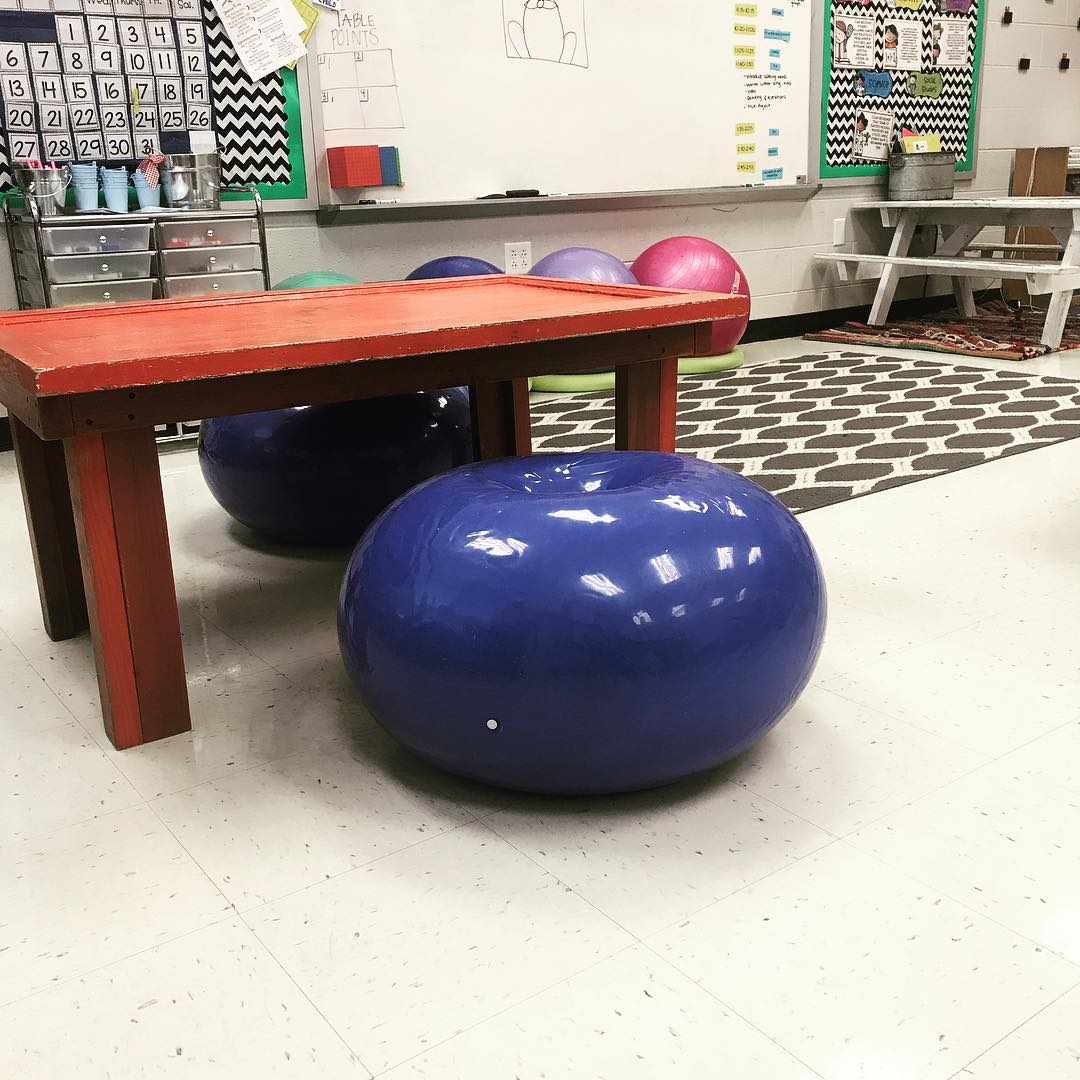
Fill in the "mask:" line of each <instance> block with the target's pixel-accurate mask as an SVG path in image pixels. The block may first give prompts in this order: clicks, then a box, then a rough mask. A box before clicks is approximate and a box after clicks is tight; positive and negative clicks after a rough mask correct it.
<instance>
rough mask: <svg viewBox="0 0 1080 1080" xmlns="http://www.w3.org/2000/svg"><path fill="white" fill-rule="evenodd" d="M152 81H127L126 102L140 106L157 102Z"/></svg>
mask: <svg viewBox="0 0 1080 1080" xmlns="http://www.w3.org/2000/svg"><path fill="white" fill-rule="evenodd" d="M154 90H155V86H154V80H153V79H128V101H130V102H131V103H132V105H134V104H135V102H138V103H139V104H140V105H145V104H151V105H152V104H153V103H154V102H155V101H156V100H157V94H155V93H154Z"/></svg>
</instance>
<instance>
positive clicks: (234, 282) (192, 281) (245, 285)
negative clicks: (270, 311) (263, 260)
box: [165, 272, 264, 297]
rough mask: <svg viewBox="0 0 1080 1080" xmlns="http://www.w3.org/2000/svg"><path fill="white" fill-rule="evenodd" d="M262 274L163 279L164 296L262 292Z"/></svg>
mask: <svg viewBox="0 0 1080 1080" xmlns="http://www.w3.org/2000/svg"><path fill="white" fill-rule="evenodd" d="M263 287H264V286H263V276H262V273H261V272H260V273H243V274H193V275H192V276H190V277H174V278H166V279H165V295H166V296H172V297H179V296H225V295H227V294H229V293H246V292H262V291H263Z"/></svg>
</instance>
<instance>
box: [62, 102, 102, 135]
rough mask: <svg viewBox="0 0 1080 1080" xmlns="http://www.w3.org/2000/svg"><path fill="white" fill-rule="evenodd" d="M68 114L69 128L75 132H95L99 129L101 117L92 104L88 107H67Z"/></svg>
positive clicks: (95, 106)
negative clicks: (69, 117) (69, 116)
mask: <svg viewBox="0 0 1080 1080" xmlns="http://www.w3.org/2000/svg"><path fill="white" fill-rule="evenodd" d="M68 112H69V113H70V114H71V126H72V127H73V128H74V129H75V130H76V131H96V130H97V129H98V128H100V127H101V117H100V115H99V114H98V108H97V105H96V104H95V103H93V102H91V103H90V104H89V105H69V106H68Z"/></svg>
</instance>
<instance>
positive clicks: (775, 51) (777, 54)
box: [769, 49, 780, 60]
mask: <svg viewBox="0 0 1080 1080" xmlns="http://www.w3.org/2000/svg"><path fill="white" fill-rule="evenodd" d="M769 55H770V56H775V57H776V59H777V60H779V59H780V50H779V49H770V50H769Z"/></svg>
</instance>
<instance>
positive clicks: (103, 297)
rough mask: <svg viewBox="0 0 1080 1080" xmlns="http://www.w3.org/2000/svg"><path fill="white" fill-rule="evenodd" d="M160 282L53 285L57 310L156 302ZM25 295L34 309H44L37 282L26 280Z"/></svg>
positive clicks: (43, 299) (53, 295) (146, 280)
mask: <svg viewBox="0 0 1080 1080" xmlns="http://www.w3.org/2000/svg"><path fill="white" fill-rule="evenodd" d="M156 286H157V281H155V280H154V279H153V278H141V279H138V280H135V281H110V282H105V281H102V282H86V283H85V284H82V285H53V287H52V300H53V306H54V307H78V306H81V305H83V304H125V303H128V302H130V301H132V300H153V299H154V289H155V287H156ZM23 295H24V296H25V298H26V299H27V300H28V301H29V303H30V304H31V305H32V306H33V307H44V306H45V296H44V294H43V293H42V290H41V286H40V284H39V283H38V282H36V281H34V282H31V281H24V282H23Z"/></svg>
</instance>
